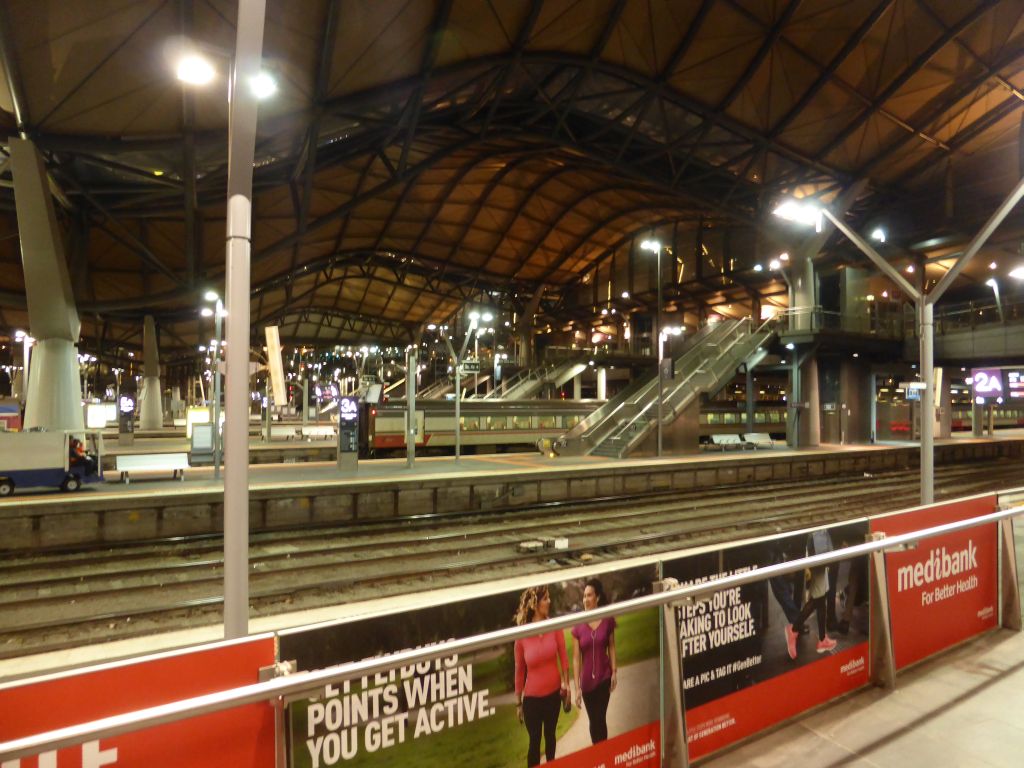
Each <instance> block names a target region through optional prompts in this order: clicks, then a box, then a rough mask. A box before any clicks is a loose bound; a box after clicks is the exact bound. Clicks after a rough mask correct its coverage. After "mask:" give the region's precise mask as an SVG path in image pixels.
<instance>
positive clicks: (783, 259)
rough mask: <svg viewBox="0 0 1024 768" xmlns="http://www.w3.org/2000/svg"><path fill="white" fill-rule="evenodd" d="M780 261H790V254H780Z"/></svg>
mask: <svg viewBox="0 0 1024 768" xmlns="http://www.w3.org/2000/svg"><path fill="white" fill-rule="evenodd" d="M779 261H789V254H788V253H786V252H785V251H783V252H782V253H780V254H779Z"/></svg>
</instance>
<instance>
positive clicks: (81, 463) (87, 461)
mask: <svg viewBox="0 0 1024 768" xmlns="http://www.w3.org/2000/svg"><path fill="white" fill-rule="evenodd" d="M68 464H69V465H70V466H71V468H72V469H76V468H78V469H82V470H83V473H84V474H85V475H95V474H96V457H94V456H90V455H89V454H88V453H86V452H85V445H84V444H83V443H82V441H81V440H79V439H78V438H77V437H72V438H71V440H70V441H69V442H68Z"/></svg>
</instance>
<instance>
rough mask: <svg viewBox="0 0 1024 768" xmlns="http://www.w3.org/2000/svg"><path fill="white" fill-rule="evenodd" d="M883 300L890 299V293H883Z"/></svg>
mask: <svg viewBox="0 0 1024 768" xmlns="http://www.w3.org/2000/svg"><path fill="white" fill-rule="evenodd" d="M882 298H883V299H888V298H889V292H888V291H882Z"/></svg>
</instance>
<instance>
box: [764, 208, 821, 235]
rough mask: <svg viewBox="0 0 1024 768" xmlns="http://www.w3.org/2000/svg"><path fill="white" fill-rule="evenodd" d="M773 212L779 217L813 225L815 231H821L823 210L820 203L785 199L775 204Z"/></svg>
mask: <svg viewBox="0 0 1024 768" xmlns="http://www.w3.org/2000/svg"><path fill="white" fill-rule="evenodd" d="M772 213H773V214H775V215H776V216H778V217H779V218H780V219H785V220H786V221H792V222H795V223H796V224H804V225H809V224H813V225H814V230H815V232H821V226H822V221H821V218H822V215H823V211H822V208H821V206H820V205H818V204H817V203H813V202H810V201H800V200H786V201H784V202H782V203H780V204H779V205H778V206H776V208H775V210H774V211H772Z"/></svg>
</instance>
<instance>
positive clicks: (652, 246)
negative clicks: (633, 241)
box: [640, 240, 661, 253]
mask: <svg viewBox="0 0 1024 768" xmlns="http://www.w3.org/2000/svg"><path fill="white" fill-rule="evenodd" d="M640 248H641V250H644V251H650V252H651V253H657V252H658V251H660V250H661V243H659V242H658V241H657V240H644V241H643V242H642V243H640Z"/></svg>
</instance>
